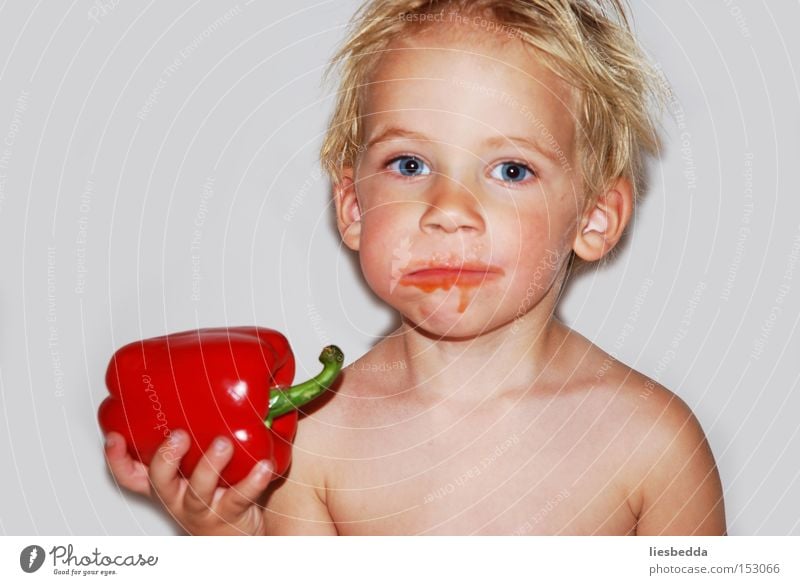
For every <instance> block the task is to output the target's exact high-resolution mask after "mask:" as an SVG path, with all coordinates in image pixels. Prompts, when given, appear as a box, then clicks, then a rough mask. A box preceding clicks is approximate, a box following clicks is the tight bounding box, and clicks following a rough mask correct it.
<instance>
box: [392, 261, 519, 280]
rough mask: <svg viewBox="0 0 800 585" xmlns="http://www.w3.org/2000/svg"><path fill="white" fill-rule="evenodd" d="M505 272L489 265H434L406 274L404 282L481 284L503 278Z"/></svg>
mask: <svg viewBox="0 0 800 585" xmlns="http://www.w3.org/2000/svg"><path fill="white" fill-rule="evenodd" d="M502 275H503V270H502V269H501V268H499V267H497V266H490V265H487V264H478V263H468V264H463V265H461V266H451V265H437V264H432V265H428V266H422V267H414V268H413V269H412V270H409V271H407V272H406V274H405V275H404V276H403V280H405V281H406V282H409V281H410V282H419V281H451V282H458V283H479V282H481V281H483V280H486V279H490V278H494V277H498V276H502Z"/></svg>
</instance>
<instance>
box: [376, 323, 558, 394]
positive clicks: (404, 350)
mask: <svg viewBox="0 0 800 585" xmlns="http://www.w3.org/2000/svg"><path fill="white" fill-rule="evenodd" d="M566 333H568V329H566V328H565V327H564V326H563V325H562V324H561V323H560V322H559V321H558V320H557V319H556V318H555V317H553V316H552V315H550V314H547V315H545V316H543V317H542V316H537V315H535V314H534V312H533V311H532V312H530V313H528V314H527V315H525V316H524V317H523V318H520V319H517V320H515V321H513V322H511V323H508V324H506V325H503V326H501V327H498V328H496V329H494V330H492V331H490V332H488V333H482V334H481V335H478V336H475V337H471V338H468V339H465V338H459V339H452V338H433V337H431V336H429V335H428V334H426V333H425V332H423V331H420V330H419V329H418V328H415V327H414V326H413V325H412V324H411V323H409V322H407V321H405V320H404V322H403V324H402V325H401V326H400V328H399V329H398V330H397V331H396V332H395V335H392V336H391V337H392V340H393V341H392V345H394V346H395V347H394V348H393V349H392V353H393V355H401V356H403V359H404V360H405V364H406V369H405V374H406V375H407V376H408V380H407V383H408V386H407V387H408V388H409V389H411V391H412V392H414V393H415V394H419V395H424V396H425V397H426V398H432V399H445V398H448V397H449V398H451V399H455V400H458V401H461V400H462V399H463V400H464V401H472V400H475V399H477V400H482V399H484V398H485V397H486V394H487V393H488V392H491V393H496V394H498V395H500V394H505V393H517V392H520V391H522V392H525V391H527V390H528V389H530V388H531V387H532V386H536V385H537V383H538V384H544V382H545V381H546V380H547V379H549V378H551V377H552V376H551V375H548V364H549V367H550V369H551V371H552V370H553V369H554V368H555V365H554V364H555V360H554V359H553V358H554V356H555V354H556V353H557V352H558V351H559V347H561V346H562V345H563V343H564V337H565V334H566Z"/></svg>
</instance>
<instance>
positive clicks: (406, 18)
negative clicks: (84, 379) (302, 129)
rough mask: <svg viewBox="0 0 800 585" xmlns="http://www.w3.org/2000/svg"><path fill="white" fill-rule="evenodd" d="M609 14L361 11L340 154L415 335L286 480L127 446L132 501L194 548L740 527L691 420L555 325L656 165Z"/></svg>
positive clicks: (352, 42) (634, 69) (633, 78)
mask: <svg viewBox="0 0 800 585" xmlns="http://www.w3.org/2000/svg"><path fill="white" fill-rule="evenodd" d="M597 4H598V3H597V2H595V3H590V2H583V1H582V2H578V1H575V0H572V1H569V0H499V1H485V0H470V1H464V0H462V1H456V2H444V1H442V2H435V1H431V2H427V1H424V0H373V1H371V2H368V3H367V4H365V6H364V7H363V8H362V10H361V12H360V14H359V18H358V19H357V20H356V26H355V29H354V30H353V31H352V34H351V36H350V37H349V39H348V42H347V43H346V44H345V45H344V47H343V48H342V49H341V51H340V53H339V54H338V55H337V58H336V60H335V61H336V62H342V63H343V64H344V65H343V67H344V70H343V79H342V86H341V92H340V93H339V96H338V102H337V104H336V110H335V113H334V116H333V118H332V120H331V124H330V127H329V129H328V134H327V136H326V139H325V142H324V145H323V148H322V162H323V165H324V166H325V168H326V169H327V170H328V171H329V172H330V174H331V176H332V179H333V183H334V196H335V203H336V214H337V215H336V217H337V222H338V227H339V231H340V233H341V236H342V239H343V241H344V243H345V244H346V245H347V246H348V247H349V248H351V249H352V250H355V251H357V253H358V255H359V259H360V264H361V269H362V271H363V273H364V276H365V278H366V281H367V282H368V284H369V286H370V287H371V288H372V289H373V291H374V292H375V293H376V294H377V295H378V296H379V297H380V298H381V299H383V300H384V301H385V302H386V303H387V304H388V305H389V306H391V307H392V308H393V309H395V310H396V311H398V312H399V314H400V316H401V318H402V321H401V325H400V327H399V328H398V329H397V330H396V331H394V332H393V333H391V334H390V335H389V336H387V337H386V338H385V339H383V340H382V341H380V342H379V343H378V344H377V345H376V346H375V347H374V348H373V349H372V350H370V351H369V352H368V353H367V354H366V355H364V356H363V357H361V358H360V359H359V360H357V361H356V362H355V363H353V364H351V366H349V367H348V368H346V369H345V370H343V373H342V374H341V376H340V383H339V384H338V388H337V391H336V392H335V393H334V394H332V397H331V399H330V400H328V401H327V402H326V403H325V404H323V405H322V406H320V407H317V408H316V409H315V410H314V411H313V412H309V413H308V414H309V415H308V416H306V417H305V418H303V419H302V421H301V423H300V426H299V429H298V433H297V437H296V440H295V446H294V451H293V463H292V466H291V468H290V470H289V471H288V473H287V476H286V478H281V479H279V480H277V481H274V482H272V483H269V482H270V480H271V479H272V474H271V471H270V470H269V469H268V470H267V471H266V472H262V473H261V474H258V473H257V470H256V468H255V467H254V470H253V472H252V473H251V475H250V476H249V477H248V478H247V479H245V480H243V481H242V483H241V484H240V485H238V486H236V487H234V488H231V489H227V490H226V489H222V488H216V487H215V486H216V483H217V474H218V472H219V471H220V470H221V469H222V468H223V467H224V465H225V464H226V462H227V461H228V460H229V459H230V456H231V453H230V451H231V448H230V445H229V444H225V443H224V442H223V444H222V449H221V450H220V451H215V450H213V449H211V450H209V452H208V457H207V460H204V461H201V463H200V464H199V465H198V467H197V469H196V471H195V473H194V474H193V476H192V477H191V478H190V479H189V480H186V479H183V478H181V477H180V476H179V475H178V474H177V466H178V463H179V458H176V457H175V455H180V454H181V453H185V451H186V449H188V440H189V439H188V437H187V436H186V433H174V438H175V443H174V444H173V445H172V447H170V449H172V450H171V451H170V452H171V453H172V456H171V457H168V458H162V457H157V458H156V459H155V460H154V461H153V462H152V465H151V468H150V469H148V468H146V467H145V466H144V465H142V464H141V463H138V462H134V461H133V460H131V459H130V457H128V456H127V455H126V453H125V445H124V441H123V440H121V437H120V436H119V435H113V434H112V435H110V437H109V438H110V439H112V440H111V444H110V445H109V446H108V447H107V456H108V460H109V464H110V466H111V469H112V471H113V473H114V475H115V477H116V479H117V480H118V482H119V483H120V484H121V485H123V486H125V487H127V488H129V489H132V490H134V491H136V492H139V493H143V494H146V495H150V496H151V497H153V498H154V499H157V500H159V501H160V502H161V503H162V504H163V505H164V506H165V507H166V508H167V510H168V511H169V512H170V513H171V514H172V515H173V517H174V518H175V519H176V520H177V521H178V522H179V523H180V524H181V525H182V527H183V528H184V529H185V530H186V531H187V532H189V533H193V534H331V535H335V534H341V535H345V534H348V535H352V534H607V535H614V534H616V535H633V534H680V535H720V534H724V533H725V531H726V528H725V515H724V505H723V500H722V490H721V485H720V480H719V476H718V473H717V470H716V466H715V463H714V459H713V456H712V454H711V452H710V449H709V446H708V444H707V442H706V439H705V436H704V434H703V431H702V429H701V427H700V425H699V423H698V421H697V420H696V418H695V417H694V416H693V414H692V412H691V411H690V409H689V408H688V407H687V406H686V404H685V403H684V402H683V401H681V400H680V399H679V398H678V397H677V396H675V395H674V394H672V393H671V392H670V391H669V390H667V389H665V388H663V387H661V386H659V385H657V384H655V383H654V382H653V381H651V380H649V379H648V378H647V377H646V376H644V375H642V374H640V373H638V372H636V371H634V370H632V369H631V368H629V367H627V366H625V365H624V364H622V363H619V362H617V361H616V360H615V359H614V358H612V357H610V356H609V355H608V354H606V353H605V352H604V351H602V350H601V349H600V348H598V347H596V346H595V345H593V344H592V343H591V342H589V341H588V340H587V339H586V338H584V337H582V336H581V335H579V334H577V333H575V332H574V331H572V330H571V329H570V328H569V327H567V326H566V325H564V324H563V323H561V322H560V321H558V320H557V319H556V318H555V317H554V314H553V311H554V308H555V305H556V302H557V300H558V297H559V293H560V292H561V290H562V287H563V285H564V282H565V280H566V278H567V276H568V273H569V272H570V269H571V268H573V264H575V266H578V265H583V266H586V265H589V264H590V263H592V262H596V261H598V260H600V259H602V258H604V257H606V256H607V255H608V254H609V252H610V251H611V250H612V248H614V246H615V245H616V244H617V242H618V241H619V240H620V238H621V236H622V235H623V232H624V230H625V228H626V226H627V225H628V223H629V220H630V218H631V214H632V212H633V206H634V201H635V199H636V193H637V191H638V187H639V185H638V184H637V182H638V180H639V179H640V175H641V164H640V159H641V156H642V154H643V153H646V152H655V151H657V149H658V139H657V137H656V136H655V134H654V131H653V127H652V124H651V123H650V116H649V115H648V110H647V99H648V96H650V95H657V92H658V86H657V84H656V83H655V82H654V79H655V76H654V75H652V70H651V69H649V68H648V67H647V64H646V63H645V61H644V60H643V58H642V57H641V53H640V51H639V49H638V47H637V46H636V43H635V41H634V39H633V37H632V35H631V33H630V30H629V28H628V24H627V22H626V20H625V16H624V12H623V10H622V7H621V6H620V5H619V4H618V3H617V2H616V1H613V2H612V1H607V2H604V3H602V5H601V6H597ZM176 450H177V451H176ZM167 451H168V449H165V450H164V452H167ZM268 484H269V485H268ZM264 506H265V507H264Z"/></svg>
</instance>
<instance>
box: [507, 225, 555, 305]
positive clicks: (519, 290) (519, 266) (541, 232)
mask: <svg viewBox="0 0 800 585" xmlns="http://www.w3.org/2000/svg"><path fill="white" fill-rule="evenodd" d="M521 221H524V223H522V224H521V223H520V222H521ZM511 225H512V226H513V227H511V228H510V229H507V230H505V232H503V235H502V238H503V239H502V241H501V242H500V243H499V244H500V245H501V246H502V249H504V254H505V259H504V260H505V263H506V265H507V266H508V270H509V273H510V274H512V276H511V278H510V279H509V284H510V286H509V295H510V296H513V297H519V296H530V295H531V294H532V293H536V292H537V291H540V292H542V293H543V292H544V291H546V289H547V288H549V286H550V285H551V284H552V282H553V281H554V280H555V278H556V277H557V276H558V272H559V270H560V268H561V266H562V265H563V262H564V261H566V259H567V258H568V255H569V250H570V248H569V247H568V246H565V244H564V241H565V240H564V234H563V233H560V231H559V230H558V229H557V223H556V222H554V221H552V218H548V216H547V214H546V213H543V214H530V215H528V216H527V217H525V219H524V220H522V219H520V220H517V219H516V218H514V219H513V220H512V222H511Z"/></svg>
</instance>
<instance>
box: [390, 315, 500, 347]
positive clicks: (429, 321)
mask: <svg viewBox="0 0 800 585" xmlns="http://www.w3.org/2000/svg"><path fill="white" fill-rule="evenodd" d="M403 317H404V320H405V321H406V323H408V325H409V326H410V327H413V328H414V329H416V330H417V331H418V332H419V333H421V334H423V335H425V336H427V337H430V338H431V339H443V340H451V341H466V340H469V339H474V338H476V337H478V336H480V335H482V334H484V333H488V332H489V331H493V330H494V329H497V328H498V327H500V326H501V325H502V324H498V323H494V322H491V321H490V322H487V321H482V320H479V319H476V318H474V317H470V316H469V315H468V314H465V313H462V314H459V313H457V312H454V311H450V312H447V311H436V312H434V313H432V314H430V315H428V316H422V317H419V318H415V317H413V316H410V315H409V314H408V313H403Z"/></svg>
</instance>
